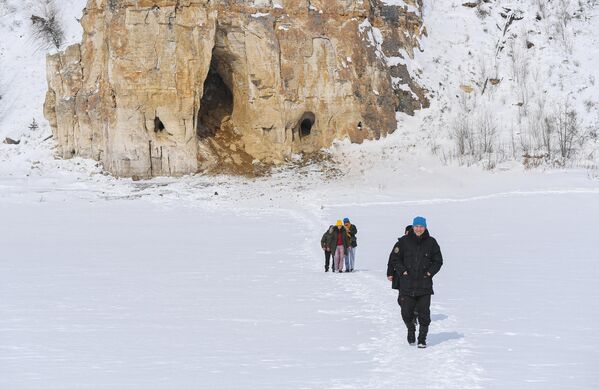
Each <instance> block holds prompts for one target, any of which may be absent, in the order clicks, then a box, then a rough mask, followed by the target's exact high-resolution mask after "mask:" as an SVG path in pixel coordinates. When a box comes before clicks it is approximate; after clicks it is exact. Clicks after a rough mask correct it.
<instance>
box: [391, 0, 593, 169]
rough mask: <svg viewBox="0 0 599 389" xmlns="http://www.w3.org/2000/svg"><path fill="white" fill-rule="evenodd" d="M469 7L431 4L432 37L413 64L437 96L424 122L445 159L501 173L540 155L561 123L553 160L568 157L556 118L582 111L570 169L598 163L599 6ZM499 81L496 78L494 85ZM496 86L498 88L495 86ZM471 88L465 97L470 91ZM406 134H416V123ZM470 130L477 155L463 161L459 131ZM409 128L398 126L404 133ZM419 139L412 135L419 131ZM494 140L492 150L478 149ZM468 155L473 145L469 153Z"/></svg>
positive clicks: (489, 2) (542, 1) (563, 2)
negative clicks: (548, 126) (507, 165)
mask: <svg viewBox="0 0 599 389" xmlns="http://www.w3.org/2000/svg"><path fill="white" fill-rule="evenodd" d="M463 3H465V2H463V1H457V0H447V1H425V2H424V5H425V6H424V15H423V17H424V20H425V25H426V29H427V33H428V37H426V38H424V39H423V40H422V51H421V52H417V53H416V56H415V59H414V60H412V61H408V65H409V67H410V68H411V73H412V75H413V76H414V77H416V78H417V79H419V80H420V81H421V82H422V83H423V84H424V85H425V86H426V87H427V88H428V90H429V91H430V92H431V93H432V96H433V99H432V107H431V109H430V110H428V111H423V112H421V114H422V116H423V117H422V119H421V121H420V124H419V125H418V127H419V128H421V129H422V130H423V131H425V132H433V133H434V134H435V135H434V136H433V137H432V139H429V140H428V141H427V143H428V146H429V148H430V150H431V151H433V152H434V153H436V154H438V155H439V156H440V158H441V159H442V160H443V161H444V162H448V163H452V162H455V160H458V161H459V162H461V163H479V162H480V165H482V166H485V167H494V166H495V165H497V164H499V163H501V162H503V161H505V160H511V159H515V160H517V161H522V159H523V158H522V156H523V155H525V154H528V155H533V156H542V155H545V154H547V148H546V147H543V140H542V135H543V134H542V131H543V128H544V127H543V124H544V123H545V122H546V121H547V120H549V121H550V122H553V129H552V130H550V131H552V134H551V141H552V144H551V146H550V149H551V154H552V155H550V156H549V157H547V158H546V162H548V163H549V164H554V163H556V162H557V161H558V160H560V158H559V155H557V154H558V153H557V152H556V149H557V148H558V147H557V143H558V140H557V137H558V136H557V134H556V129H555V126H556V123H555V122H556V121H557V120H558V118H559V114H560V113H563V112H564V111H567V112H575V115H576V117H577V126H576V129H577V131H578V134H577V136H576V140H577V142H578V143H582V145H580V144H578V143H577V144H575V145H574V146H573V148H574V149H575V150H576V152H575V153H574V154H576V155H575V156H573V157H572V158H571V159H572V160H571V161H569V162H567V163H566V165H580V166H594V165H596V161H597V153H598V139H597V131H598V128H599V116H597V107H598V104H599V92H598V89H597V88H596V87H595V81H596V79H597V78H598V77H599V71H598V70H597V66H595V63H596V59H597V58H598V57H599V49H598V47H599V45H598V43H599V42H598V39H599V38H598V37H599V19H598V17H599V8H598V4H597V2H596V1H594V0H589V1H572V0H559V1H547V0H537V1H493V0H485V1H480V2H471V3H479V5H478V7H476V8H470V7H465V6H463V5H462V4H463ZM494 80H495V81H494ZM492 82H496V83H497V84H496V85H494V84H493V83H492ZM464 89H466V91H465V90H464ZM405 124H406V125H407V126H408V128H406V132H408V131H411V128H410V122H409V121H407V122H405ZM464 126H466V127H467V128H468V129H469V131H470V133H471V135H472V136H471V137H472V138H473V139H472V142H473V143H475V146H474V149H475V150H474V154H478V153H480V154H482V155H474V156H472V155H462V154H461V153H460V152H459V151H458V150H457V149H458V145H457V144H458V139H457V138H458V136H457V135H456V132H458V131H459V129H463V128H464ZM401 127H403V125H402V122H401V121H400V128H401ZM411 132H412V133H413V131H411ZM485 136H486V137H487V138H490V140H489V142H490V143H489V144H490V145H491V146H492V150H491V151H488V152H487V151H483V150H481V146H477V145H476V143H479V142H483V140H482V139H481V138H482V137H485ZM466 149H467V150H466V151H467V152H466V154H468V147H466Z"/></svg>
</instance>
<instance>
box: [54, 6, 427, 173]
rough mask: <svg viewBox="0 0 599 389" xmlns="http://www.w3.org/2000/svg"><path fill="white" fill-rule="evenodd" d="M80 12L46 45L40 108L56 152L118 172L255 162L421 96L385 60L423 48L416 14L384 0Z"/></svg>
mask: <svg viewBox="0 0 599 389" xmlns="http://www.w3.org/2000/svg"><path fill="white" fill-rule="evenodd" d="M418 1H419V2H420V1H421V0H418ZM406 3H411V4H413V5H414V6H416V7H417V8H418V7H420V8H421V4H416V3H413V1H412V2H410V0H406ZM81 23H82V25H83V29H84V36H83V40H82V43H81V44H77V45H73V46H70V47H68V48H67V49H66V50H65V51H64V52H61V53H58V54H55V55H50V56H48V60H47V72H48V85H49V89H48V92H47V96H46V103H45V107H44V111H45V115H46V118H47V119H48V121H49V122H50V124H51V127H52V129H53V133H54V138H55V139H56V141H57V143H58V150H59V154H60V156H61V157H63V158H70V157H73V156H81V157H85V158H93V159H96V160H99V161H101V162H102V163H103V165H104V168H105V169H106V170H107V171H109V172H110V173H112V174H114V175H117V176H138V177H151V176H159V175H182V174H188V173H195V172H201V171H228V172H234V173H247V172H251V171H252V166H253V164H256V163H257V162H258V161H260V162H263V163H278V162H281V161H284V160H285V159H286V158H287V157H289V156H290V155H291V154H292V153H296V152H307V153H309V152H314V151H317V150H319V149H321V148H322V147H328V146H330V145H331V143H332V141H333V140H334V139H342V138H349V139H350V140H351V141H352V142H361V141H363V140H364V139H372V138H379V137H380V136H382V135H385V134H388V133H391V132H393V131H394V130H395V128H396V120H395V111H396V110H398V109H402V110H403V111H406V112H413V110H414V109H418V108H420V107H422V106H423V105H425V104H426V97H425V93H424V91H422V90H421V89H420V88H419V87H418V85H416V83H414V82H413V80H411V79H410V78H409V74H408V73H407V70H406V69H405V66H403V67H402V65H398V64H396V65H394V66H389V64H388V62H389V61H387V57H390V56H393V57H396V56H398V55H401V54H400V51H401V52H405V53H408V55H412V53H413V50H415V49H418V38H419V37H420V35H421V34H422V33H423V27H422V21H421V19H420V17H419V16H418V14H417V13H414V12H409V11H408V9H407V7H397V6H386V5H384V4H382V3H380V1H379V0H89V1H88V4H87V7H86V9H85V10H84V15H83V18H82V19H81ZM398 79H399V80H400V81H401V82H402V83H403V84H407V85H409V87H410V88H411V91H412V92H413V93H406V91H405V87H403V88H398V87H397V85H395V84H396V82H393V80H395V81H397V80H398ZM415 96H416V97H415Z"/></svg>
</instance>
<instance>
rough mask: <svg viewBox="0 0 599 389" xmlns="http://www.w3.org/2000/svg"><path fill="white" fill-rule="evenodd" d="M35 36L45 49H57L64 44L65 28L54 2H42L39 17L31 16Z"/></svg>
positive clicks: (46, 0)
mask: <svg viewBox="0 0 599 389" xmlns="http://www.w3.org/2000/svg"><path fill="white" fill-rule="evenodd" d="M31 24H32V28H33V35H34V36H35V37H36V38H37V39H38V41H39V42H40V43H41V45H42V46H43V47H45V48H50V47H55V48H57V49H59V48H60V46H62V43H63V42H64V39H65V36H64V28H63V26H62V23H61V21H60V15H59V13H58V8H57V7H56V4H55V3H54V0H41V1H40V4H39V15H31Z"/></svg>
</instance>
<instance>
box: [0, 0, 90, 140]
mask: <svg viewBox="0 0 599 389" xmlns="http://www.w3.org/2000/svg"><path fill="white" fill-rule="evenodd" d="M41 3H43V2H40V1H39V0H2V1H0V36H1V37H2V39H0V96H2V99H1V100H0V138H1V139H2V140H4V137H6V136H9V137H12V138H14V139H20V138H21V137H22V136H23V135H24V134H25V135H26V134H28V132H29V129H28V127H29V125H30V124H31V123H32V121H33V119H35V120H36V122H37V123H38V124H39V125H40V127H41V131H40V132H43V133H44V134H48V135H49V134H50V132H49V127H48V125H47V122H46V120H45V119H44V116H43V103H44V99H45V97H46V90H47V83H46V54H47V53H48V52H49V51H51V50H52V49H48V48H47V47H46V46H44V45H43V44H42V43H41V42H40V41H39V40H38V39H36V38H35V37H34V36H33V29H32V26H31V25H32V23H31V16H32V15H38V16H39V15H42V14H43V13H42V9H43V8H42V7H41V5H40V4H41ZM86 3H87V1H86V0H59V1H58V2H57V6H58V7H59V9H60V12H59V16H60V20H61V22H62V25H63V26H64V33H65V42H64V44H63V46H62V48H64V47H66V46H68V45H70V44H73V43H77V42H80V41H81V36H82V34H83V30H82V29H81V25H80V24H79V23H78V20H77V19H78V18H81V14H82V10H83V8H84V7H85V4H86ZM54 50H55V49H54Z"/></svg>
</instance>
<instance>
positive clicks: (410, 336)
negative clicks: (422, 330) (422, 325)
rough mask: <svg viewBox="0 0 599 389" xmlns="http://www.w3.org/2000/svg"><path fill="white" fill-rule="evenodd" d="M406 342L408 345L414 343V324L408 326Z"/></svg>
mask: <svg viewBox="0 0 599 389" xmlns="http://www.w3.org/2000/svg"><path fill="white" fill-rule="evenodd" d="M408 343H409V344H410V346H413V345H415V344H416V327H414V325H410V326H408Z"/></svg>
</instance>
